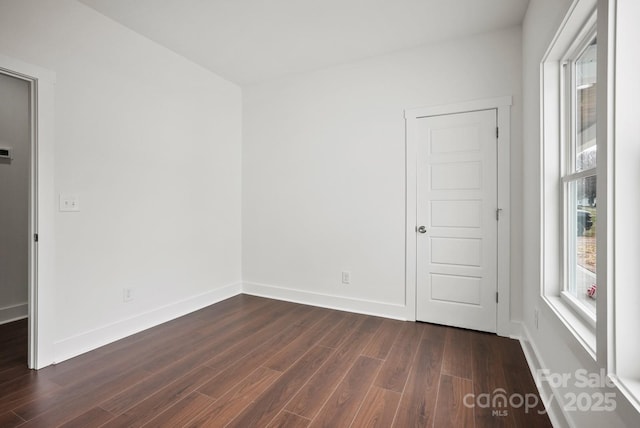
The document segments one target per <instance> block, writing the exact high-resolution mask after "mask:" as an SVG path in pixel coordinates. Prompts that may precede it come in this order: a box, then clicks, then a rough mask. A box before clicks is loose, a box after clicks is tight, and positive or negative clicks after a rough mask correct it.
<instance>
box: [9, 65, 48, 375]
mask: <svg viewBox="0 0 640 428" xmlns="http://www.w3.org/2000/svg"><path fill="white" fill-rule="evenodd" d="M0 73H3V74H8V75H11V76H13V77H17V78H20V79H23V80H26V81H28V82H29V84H30V91H31V112H30V114H31V122H32V123H31V160H30V173H29V175H30V177H29V241H30V245H29V273H28V281H29V303H28V305H29V345H28V346H29V350H28V354H29V355H28V366H29V368H32V369H39V368H42V367H46V366H48V365H50V364H51V363H53V362H55V357H54V351H53V337H54V330H53V329H54V326H55V307H54V302H55V284H54V278H55V264H54V261H55V239H54V218H55V206H56V205H55V200H56V198H55V189H54V110H55V104H54V90H55V82H56V75H55V73H53V72H52V71H49V70H46V69H43V68H41V67H38V66H36V65H32V64H28V63H25V62H23V61H21V60H18V59H15V58H11V57H8V56H5V55H3V54H1V53H0ZM36 234H37V235H38V241H37V242H35V240H34V237H35V235H36Z"/></svg>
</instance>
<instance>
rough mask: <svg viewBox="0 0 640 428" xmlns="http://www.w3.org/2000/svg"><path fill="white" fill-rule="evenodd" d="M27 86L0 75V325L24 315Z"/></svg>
mask: <svg viewBox="0 0 640 428" xmlns="http://www.w3.org/2000/svg"><path fill="white" fill-rule="evenodd" d="M30 144H31V140H30V132H29V84H28V83H27V82H26V81H24V80H20V79H17V78H15V77H10V76H7V75H6V74H0V147H10V148H12V149H13V160H11V161H9V160H5V159H0V324H1V323H3V322H8V321H12V320H14V319H16V318H19V317H24V316H26V315H27V299H28V297H27V290H28V286H27V250H28V248H27V244H28V239H29V237H28V219H29V217H28V215H27V214H28V192H29V181H28V179H29V145H30Z"/></svg>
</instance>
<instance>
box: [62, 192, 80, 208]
mask: <svg viewBox="0 0 640 428" xmlns="http://www.w3.org/2000/svg"><path fill="white" fill-rule="evenodd" d="M59 209H60V211H61V212H77V211H80V199H79V198H78V195H63V194H61V195H60V208H59Z"/></svg>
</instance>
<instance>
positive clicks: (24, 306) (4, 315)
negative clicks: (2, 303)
mask: <svg viewBox="0 0 640 428" xmlns="http://www.w3.org/2000/svg"><path fill="white" fill-rule="evenodd" d="M28 316H29V304H28V303H26V302H25V303H19V304H17V305H11V306H6V307H4V308H0V324H6V323H9V322H11V321H17V320H21V319H24V318H27V317H28Z"/></svg>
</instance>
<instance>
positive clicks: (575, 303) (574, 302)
mask: <svg viewBox="0 0 640 428" xmlns="http://www.w3.org/2000/svg"><path fill="white" fill-rule="evenodd" d="M560 300H562V303H563V304H565V305H566V306H568V307H569V308H570V309H571V310H572V311H573V312H574V314H576V315H578V316H579V317H581V318H582V320H583V321H585V322H586V323H587V324H588V325H590V326H591V328H592V329H593V330H595V328H596V316H595V314H593V313H591V312H589V311H587V310H586V309H585V308H583V307H582V305H583V303H581V302H580V301H579V300H578V299H577V298H576V297H575V296H573V295H572V294H571V293H567V292H566V291H563V292H562V293H561V294H560Z"/></svg>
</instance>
